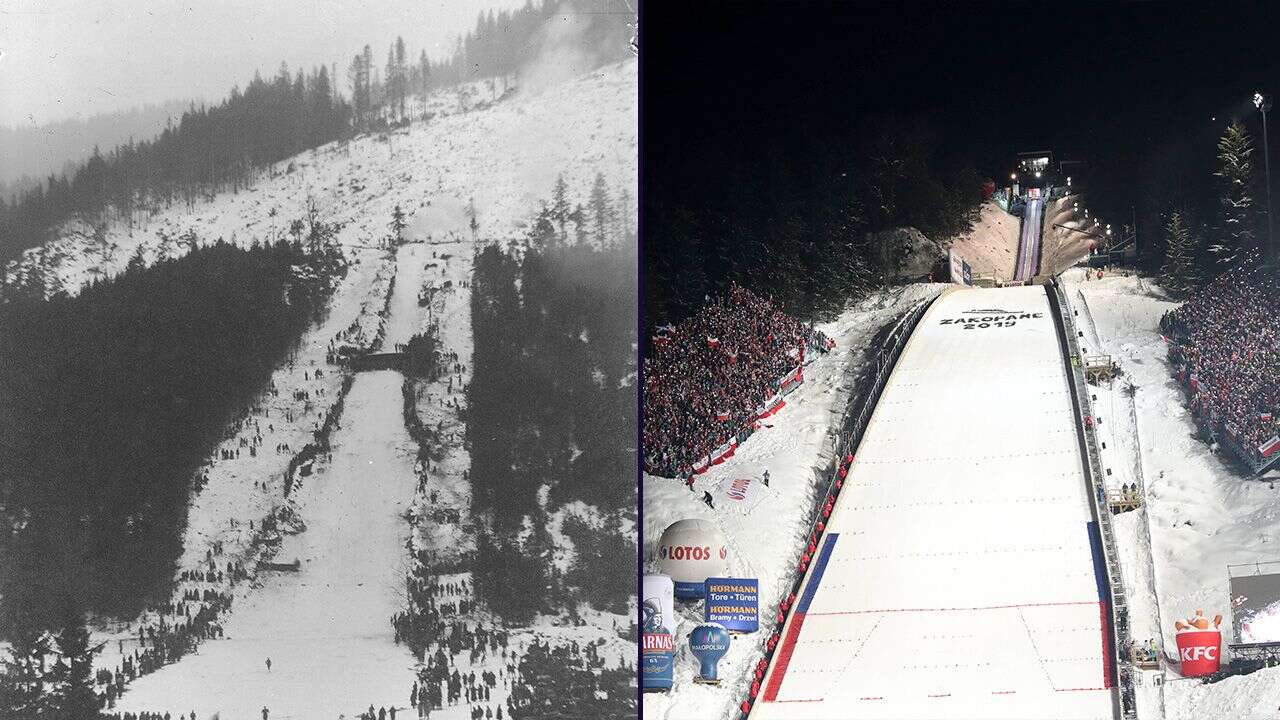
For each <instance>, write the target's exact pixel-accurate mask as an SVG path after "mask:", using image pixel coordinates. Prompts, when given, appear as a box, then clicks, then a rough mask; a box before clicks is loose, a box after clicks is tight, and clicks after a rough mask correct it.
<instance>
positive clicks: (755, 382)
mask: <svg viewBox="0 0 1280 720" xmlns="http://www.w3.org/2000/svg"><path fill="white" fill-rule="evenodd" d="M834 346H835V343H834V342H833V341H832V340H831V339H829V338H827V337H826V336H825V335H824V334H823V333H821V332H819V331H817V330H815V329H814V328H813V327H812V326H808V325H804V324H802V323H800V322H799V321H797V320H795V319H794V318H791V317H789V316H787V315H786V314H784V313H782V312H781V311H780V310H778V309H777V308H776V307H775V306H774V305H773V303H772V301H771V300H769V299H768V298H763V297H760V296H758V295H755V294H754V293H751V292H750V291H748V290H746V289H745V288H742V287H740V286H738V285H732V286H730V288H729V292H728V293H727V294H726V295H725V296H723V297H717V298H715V299H714V300H712V301H711V302H710V303H708V304H707V305H706V306H704V307H703V309H702V310H700V311H699V312H698V313H697V314H695V315H693V316H692V317H690V318H687V319H686V320H684V321H682V322H681V323H680V324H679V325H665V326H662V327H659V328H658V330H657V334H656V335H655V336H654V338H653V351H652V353H651V356H650V357H649V358H646V361H645V371H644V376H645V398H644V414H643V427H644V447H643V457H644V467H645V471H646V472H648V473H649V474H651V475H656V476H659V477H670V478H676V479H680V480H685V481H688V480H689V479H690V478H691V477H692V476H694V475H698V474H701V473H703V472H706V471H707V470H708V469H709V468H710V467H712V466H714V465H718V464H720V463H722V462H724V461H725V460H727V459H728V458H730V457H732V456H733V454H734V453H735V452H736V449H737V446H738V445H739V444H740V443H742V442H745V441H746V440H747V438H749V437H750V436H751V434H752V433H753V432H754V431H755V430H756V429H757V427H758V426H757V423H758V422H759V421H760V420H761V419H763V418H767V417H769V416H771V415H773V414H774V413H776V412H777V411H779V410H780V409H782V407H783V406H784V405H785V404H786V400H785V398H786V396H787V395H789V394H790V393H791V392H792V391H794V390H795V388H796V387H798V386H799V385H800V384H801V383H803V382H804V368H805V366H806V365H808V364H809V363H811V362H813V360H814V359H816V357H817V356H818V355H820V354H824V353H826V352H829V351H830V350H831V348H833V347H834Z"/></svg>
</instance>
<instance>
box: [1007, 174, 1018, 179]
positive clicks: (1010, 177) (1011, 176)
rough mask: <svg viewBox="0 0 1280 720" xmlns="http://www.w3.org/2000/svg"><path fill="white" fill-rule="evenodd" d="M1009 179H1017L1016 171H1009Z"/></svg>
mask: <svg viewBox="0 0 1280 720" xmlns="http://www.w3.org/2000/svg"><path fill="white" fill-rule="evenodd" d="M1009 179H1010V180H1017V179H1018V173H1009Z"/></svg>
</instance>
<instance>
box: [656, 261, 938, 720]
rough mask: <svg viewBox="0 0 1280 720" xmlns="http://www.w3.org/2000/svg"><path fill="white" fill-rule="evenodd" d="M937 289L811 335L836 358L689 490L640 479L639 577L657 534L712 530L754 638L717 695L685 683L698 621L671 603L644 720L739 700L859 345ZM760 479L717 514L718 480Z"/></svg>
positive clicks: (721, 709)
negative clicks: (751, 597)
mask: <svg viewBox="0 0 1280 720" xmlns="http://www.w3.org/2000/svg"><path fill="white" fill-rule="evenodd" d="M941 288H942V286H940V285H936V284H935V285H929V284H917V285H909V286H906V287H903V288H898V289H895V290H893V291H890V292H886V293H881V294H877V295H874V296H872V297H871V298H868V299H867V300H865V301H863V302H862V303H859V304H858V305H857V306H855V307H851V308H849V309H848V310H846V311H845V312H844V313H842V314H841V316H840V317H839V318H838V319H836V320H835V321H833V322H831V323H827V324H823V325H819V326H818V328H817V329H818V330H820V331H822V332H823V333H825V334H826V335H827V336H828V337H830V338H831V339H833V340H835V342H836V349H835V350H834V351H833V352H831V353H829V354H827V355H823V356H820V357H819V358H818V359H817V360H816V361H814V362H813V363H812V364H811V365H809V367H808V368H807V369H806V371H805V382H804V384H802V385H801V386H800V387H799V388H798V389H797V390H795V391H794V392H793V393H792V394H791V395H790V396H789V397H788V400H787V406H786V407H785V408H784V409H783V410H782V411H781V412H779V413H778V414H777V415H774V416H772V417H770V418H769V419H767V420H764V421H762V422H763V424H764V428H763V429H762V431H760V432H756V433H755V434H753V435H752V436H751V439H750V440H748V441H747V442H745V443H743V444H742V445H741V446H740V447H739V448H738V450H737V453H736V454H735V456H734V457H733V458H732V459H730V460H728V461H726V462H724V463H723V464H721V465H718V466H714V467H712V468H711V469H710V470H709V471H708V472H706V473H705V474H702V475H699V476H697V478H696V480H695V483H694V486H693V488H692V490H690V488H687V487H685V485H684V484H683V483H681V482H680V481H677V480H671V479H667V478H661V477H656V476H650V475H646V476H645V477H644V524H645V526H644V537H645V547H644V557H645V559H646V563H645V570H646V572H656V571H657V565H656V557H657V545H658V540H659V538H660V536H661V535H662V531H663V530H665V529H666V527H667V526H668V525H670V524H671V523H673V522H675V521H677V520H682V519H685V518H704V519H708V520H711V521H712V522H714V523H716V524H717V525H718V526H719V527H720V529H721V530H722V531H723V532H724V533H725V535H726V536H727V538H728V541H729V545H730V548H731V558H732V563H731V567H730V574H731V575H733V576H734V577H755V578H758V579H759V581H760V594H759V599H760V615H761V617H760V620H761V627H762V630H761V631H760V632H757V633H755V634H754V635H741V636H738V637H737V638H735V639H734V641H733V644H732V646H731V647H730V649H729V653H728V655H726V656H725V658H724V660H723V661H722V662H721V664H720V676H721V677H722V678H724V682H723V684H722V685H721V686H719V687H712V686H708V685H698V684H695V683H694V682H693V676H694V674H695V673H696V671H697V661H696V660H695V659H694V657H693V655H692V653H691V652H690V651H689V649H688V642H687V640H688V636H689V633H690V632H691V631H692V630H693V628H694V627H695V626H696V625H698V624H699V623H700V622H701V621H702V603H701V602H695V603H689V604H684V605H681V604H677V606H676V614H677V618H676V621H677V627H676V629H675V633H674V636H675V639H676V671H675V686H674V689H673V690H672V691H671V692H669V693H661V694H660V693H649V694H646V695H645V697H644V714H645V715H646V716H655V717H663V718H667V719H668V720H679V719H680V718H689V719H691V720H692V719H699V720H701V719H705V718H717V717H722V716H724V715H725V714H727V713H728V712H730V710H731V709H733V708H736V707H737V705H738V704H739V703H740V702H741V701H742V700H743V699H744V698H745V697H746V692H747V686H748V685H749V684H750V682H751V679H752V678H751V676H750V675H749V673H750V672H751V671H752V670H753V669H754V667H755V664H756V661H757V660H758V659H759V658H761V657H762V648H763V645H764V642H765V640H766V639H767V637H768V633H767V632H766V631H765V630H764V628H766V627H769V626H771V624H772V623H773V622H774V621H775V620H776V618H777V615H776V609H777V607H778V603H779V602H780V601H781V600H782V598H783V595H784V593H786V592H787V591H788V590H789V589H790V588H791V585H792V582H793V581H794V579H795V577H796V573H797V568H796V566H795V562H796V558H797V557H799V554H800V550H801V548H802V546H803V544H804V543H805V542H806V540H807V536H808V532H809V526H808V523H809V520H810V513H811V511H812V509H813V507H814V504H815V503H816V502H817V500H818V493H819V492H822V491H825V489H826V485H825V483H826V477H825V476H824V474H825V472H826V470H827V468H828V467H829V466H830V464H831V462H832V460H833V453H834V446H835V440H836V433H837V431H838V429H839V428H838V426H839V423H840V420H841V418H842V416H843V414H844V412H845V409H846V407H847V406H848V403H849V402H850V400H851V398H850V394H851V392H852V390H853V388H854V386H855V384H856V381H857V378H858V376H859V374H860V373H861V372H862V371H863V363H864V362H865V361H866V359H867V358H868V356H869V350H870V348H869V347H868V345H869V344H870V341H871V340H872V339H873V338H874V337H875V335H876V333H877V331H878V330H879V329H880V328H881V327H882V326H883V325H885V324H886V323H888V322H889V321H891V320H892V319H894V318H895V317H897V316H898V315H900V314H902V313H904V312H906V311H907V310H908V309H910V308H911V307H912V306H913V305H914V304H915V303H917V302H919V301H920V300H923V299H926V298H929V297H932V296H933V295H936V294H937V293H938V292H939V291H940V289H941ZM765 471H768V472H769V487H767V488H764V497H763V498H762V499H761V500H760V502H759V504H758V505H756V506H755V507H754V508H753V509H751V510H750V511H749V512H745V513H744V512H735V511H732V510H729V509H728V508H727V507H724V506H725V504H726V503H727V502H728V501H727V500H725V499H723V496H721V495H719V493H718V490H717V488H718V486H719V484H720V482H721V481H722V480H725V479H727V478H734V477H751V478H756V479H759V478H761V477H762V476H763V474H764V472H765ZM703 492H710V493H711V494H712V495H713V496H717V497H721V498H722V499H721V500H720V505H721V507H720V508H719V509H715V510H713V509H711V508H708V507H707V506H706V505H705V504H703V502H702V494H703Z"/></svg>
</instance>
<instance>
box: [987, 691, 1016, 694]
mask: <svg viewBox="0 0 1280 720" xmlns="http://www.w3.org/2000/svg"><path fill="white" fill-rule="evenodd" d="M1017 692H1018V691H1017V690H992V691H991V694H992V695H1014V694H1016V693H1017Z"/></svg>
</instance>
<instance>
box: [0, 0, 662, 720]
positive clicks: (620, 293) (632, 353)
mask: <svg viewBox="0 0 1280 720" xmlns="http://www.w3.org/2000/svg"><path fill="white" fill-rule="evenodd" d="M637 53H638V16H637V8H636V7H635V4H634V2H628V1H627V0H431V1H422V0H379V1H376V2H374V1H371V0H369V1H360V2H341V1H339V0H282V1H281V2H272V3H249V2H230V3H180V2H170V1H169V0H120V1H118V2H72V1H69V0H57V1H52V2H44V1H42V0H15V1H14V2H7V3H4V4H3V5H0V718H5V719H6V720H36V719H40V718H49V719H51V720H52V719H57V720H90V719H92V720H178V719H183V720H187V719H189V720H210V719H215V720H289V719H293V720H302V719H306V720H313V719H321V718H324V719H328V720H336V719H348V720H356V719H361V720H388V719H390V720H396V719H397V718H427V717H430V718H433V719H437V718H444V719H458V720H523V719H534V718H547V719H551V718H563V719H565V720H570V719H578V718H581V719H586V718H602V719H611V718H634V717H635V716H636V714H637V698H638V690H637V683H638V680H637V672H636V661H637V653H636V637H637V631H638V619H637V618H638V617H639V611H638V605H637V601H636V588H637V568H636V558H637V544H636V543H637V532H638V523H639V518H638V514H637V504H636V482H635V478H636V475H635V472H636V463H637V461H636V444H637V442H636V437H637V426H636V416H637V415H636V414H637V410H636V402H637V383H638V364H637V356H636V329H637V316H636V309H637V243H638V225H639V218H638V210H637V208H638V134H639V127H638V104H639V91H638V57H637Z"/></svg>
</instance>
